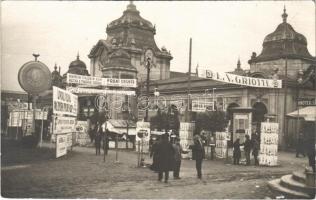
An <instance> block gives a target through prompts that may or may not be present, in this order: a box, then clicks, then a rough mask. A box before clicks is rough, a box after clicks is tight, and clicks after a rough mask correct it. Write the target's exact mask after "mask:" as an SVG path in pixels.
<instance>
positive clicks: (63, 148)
mask: <svg viewBox="0 0 316 200" xmlns="http://www.w3.org/2000/svg"><path fill="white" fill-rule="evenodd" d="M56 137H57V138H56V158H59V157H61V156H63V155H66V154H67V134H59V135H57V136H56Z"/></svg>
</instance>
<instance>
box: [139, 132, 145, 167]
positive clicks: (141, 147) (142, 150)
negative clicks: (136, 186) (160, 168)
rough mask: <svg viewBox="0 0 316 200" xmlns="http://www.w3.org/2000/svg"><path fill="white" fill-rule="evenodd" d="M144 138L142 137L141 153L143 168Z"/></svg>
mask: <svg viewBox="0 0 316 200" xmlns="http://www.w3.org/2000/svg"><path fill="white" fill-rule="evenodd" d="M143 141H144V139H143V137H142V147H141V151H140V163H141V166H142V167H143Z"/></svg>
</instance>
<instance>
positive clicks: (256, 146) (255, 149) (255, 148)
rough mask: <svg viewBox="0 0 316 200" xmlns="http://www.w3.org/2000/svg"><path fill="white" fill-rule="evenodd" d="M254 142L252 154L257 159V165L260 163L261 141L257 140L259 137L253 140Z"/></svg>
mask: <svg viewBox="0 0 316 200" xmlns="http://www.w3.org/2000/svg"><path fill="white" fill-rule="evenodd" d="M252 141H253V143H252V147H253V148H252V155H253V158H254V160H255V165H259V160H258V155H259V149H260V146H259V141H258V140H257V138H254V139H253V140H252Z"/></svg>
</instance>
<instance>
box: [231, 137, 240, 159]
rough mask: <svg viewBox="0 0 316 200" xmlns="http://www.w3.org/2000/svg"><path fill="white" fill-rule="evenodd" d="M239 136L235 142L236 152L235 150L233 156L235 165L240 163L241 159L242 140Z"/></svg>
mask: <svg viewBox="0 0 316 200" xmlns="http://www.w3.org/2000/svg"><path fill="white" fill-rule="evenodd" d="M239 141H240V140H239V138H237V139H236V140H235V142H234V144H233V147H234V152H233V158H234V165H239V159H240V157H241V152H240V145H241V144H240V142H239Z"/></svg>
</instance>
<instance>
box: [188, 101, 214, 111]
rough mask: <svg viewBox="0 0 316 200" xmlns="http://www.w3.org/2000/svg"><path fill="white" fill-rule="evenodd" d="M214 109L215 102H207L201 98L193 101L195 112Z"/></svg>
mask: <svg viewBox="0 0 316 200" xmlns="http://www.w3.org/2000/svg"><path fill="white" fill-rule="evenodd" d="M207 110H208V111H212V110H213V102H205V101H203V100H202V101H200V100H193V101H192V111H193V112H205V111H207Z"/></svg>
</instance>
